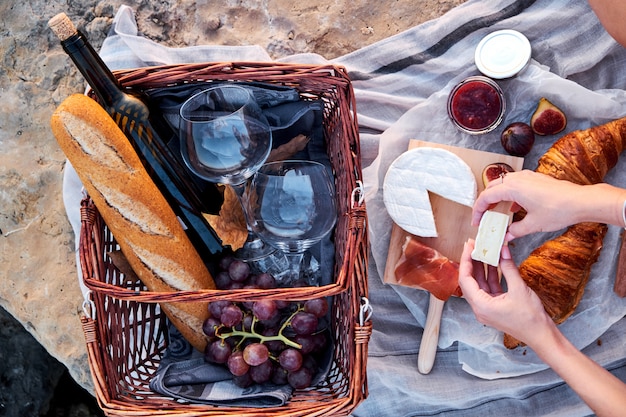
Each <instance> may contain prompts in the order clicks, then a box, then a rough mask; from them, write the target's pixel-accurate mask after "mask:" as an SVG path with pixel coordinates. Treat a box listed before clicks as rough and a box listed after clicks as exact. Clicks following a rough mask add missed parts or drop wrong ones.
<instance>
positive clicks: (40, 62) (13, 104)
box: [0, 0, 464, 415]
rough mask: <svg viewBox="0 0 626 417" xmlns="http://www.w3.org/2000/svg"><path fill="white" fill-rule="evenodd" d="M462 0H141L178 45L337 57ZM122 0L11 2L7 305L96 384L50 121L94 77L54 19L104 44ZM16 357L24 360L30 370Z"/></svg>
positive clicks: (5, 85)
mask: <svg viewBox="0 0 626 417" xmlns="http://www.w3.org/2000/svg"><path fill="white" fill-rule="evenodd" d="M463 1H464V0H418V1H416V0H379V1H376V2H371V1H369V0H355V1H350V2H346V1H340V0H313V1H309V2H301V3H298V2H293V1H292V0H266V1H263V2H259V1H257V0H219V1H214V0H197V1H192V0H162V1H158V2H157V1H142V2H132V3H134V4H133V7H135V10H136V11H137V20H138V25H139V30H140V31H141V32H142V33H143V34H144V35H145V36H147V37H149V38H151V39H154V40H156V41H159V42H162V43H163V44H166V45H168V46H173V47H181V46H186V45H194V44H218V45H226V44H228V45H249V44H257V45H260V46H262V47H264V48H265V49H267V51H268V52H269V53H270V55H271V56H272V57H273V58H280V57H284V56H287V55H291V54H295V53H302V52H315V53H318V54H321V55H323V56H325V57H327V58H334V57H337V56H341V55H344V54H346V53H349V52H351V51H353V50H355V49H358V48H360V47H362V46H366V45H368V44H371V43H373V42H376V41H377V40H380V39H383V38H386V37H389V36H392V35H394V34H396V33H399V32H401V31H403V30H405V29H408V28H410V27H412V26H414V25H417V24H419V23H422V22H424V21H426V20H430V19H432V18H435V17H438V16H440V15H442V14H443V13H445V12H446V11H448V10H449V9H450V8H452V7H454V6H456V5H458V4H460V3H462V2H463ZM122 3H127V2H124V1H123V0H107V1H96V0H81V1H72V2H67V1H61V0H31V1H17V0H3V1H2V2H0V16H2V19H0V97H1V100H0V147H1V149H2V152H0V265H2V268H1V271H0V306H1V307H2V308H4V309H5V310H6V311H8V312H9V313H10V314H11V315H12V316H14V317H15V318H16V319H17V320H18V321H19V322H20V323H21V325H22V326H23V328H24V329H25V330H26V331H27V332H28V333H30V334H31V335H32V336H33V337H34V340H36V341H37V342H39V343H40V344H41V345H42V346H43V347H44V348H45V350H46V351H47V352H49V354H50V355H52V356H53V357H54V358H56V359H58V361H59V362H60V363H61V364H63V365H65V366H66V367H67V369H68V370H69V372H70V374H71V376H72V378H74V379H75V380H76V381H77V382H78V383H79V384H80V385H81V386H83V387H85V388H86V389H87V390H92V389H93V386H92V383H91V377H90V374H89V369H88V366H87V356H86V349H85V345H84V338H83V335H82V331H81V326H80V312H81V303H82V296H81V293H80V290H79V287H78V284H77V278H76V264H75V254H74V248H75V242H74V235H73V232H72V229H71V227H70V224H69V222H68V221H67V218H66V214H65V209H64V206H63V201H62V198H61V190H62V175H63V168H64V161H65V157H64V155H63V153H62V152H61V151H60V150H59V148H58V146H57V144H56V141H55V140H54V137H53V135H52V133H51V132H50V129H49V119H50V116H51V114H52V112H53V111H54V109H55V108H56V106H57V105H58V104H59V103H60V102H61V101H62V100H63V99H64V98H66V97H67V96H68V95H70V94H71V93H75V92H81V91H83V88H84V82H83V79H82V77H81V76H80V74H78V72H77V71H76V70H75V69H74V67H73V66H72V65H71V63H70V61H69V59H68V58H67V57H66V55H65V54H64V53H63V51H62V50H61V47H60V46H59V43H58V41H57V40H56V38H55V37H54V35H53V34H52V33H51V32H50V30H49V29H48V28H47V21H48V19H50V18H51V17H52V16H54V15H55V14H57V13H59V12H65V13H67V14H68V16H69V17H70V18H71V19H72V20H73V21H74V23H75V24H76V25H77V26H78V27H79V28H80V29H81V30H83V31H84V32H85V33H86V34H87V36H88V37H89V38H90V39H91V41H92V42H93V44H94V46H95V47H96V48H99V46H100V45H101V43H102V41H103V39H104V38H105V36H106V33H107V30H108V28H109V27H110V24H111V21H112V18H113V16H114V14H115V12H116V11H117V9H118V7H119V5H120V4H122ZM17 327H19V326H17ZM18 333H19V332H18V331H15V332H8V333H7V332H3V333H2V338H3V339H4V340H0V343H1V345H2V346H3V347H4V346H8V344H7V342H6V341H5V340H6V339H7V338H8V339H9V340H11V343H19V339H18V337H21V336H17V334H18ZM32 340H33V339H29V341H27V342H25V344H26V345H30V344H32V343H33V342H32ZM3 352H4V351H3ZM22 353H23V354H22V355H21V356H22V357H21V358H17V359H15V361H17V362H20V361H25V363H26V364H29V365H33V364H35V363H37V360H38V359H36V358H35V357H39V353H37V352H34V351H30V350H29V351H23V352H22ZM31 356H32V358H31ZM3 361H4V359H3ZM17 362H16V365H15V368H14V370H13V371H15V370H18V371H19V372H22V373H23V371H22V370H20V368H19V366H20V365H17ZM20 363H21V362H20ZM23 366H26V365H23ZM54 368H55V369H54V371H49V370H46V369H43V368H42V369H40V370H39V371H40V372H41V373H42V374H43V375H45V377H42V376H39V377H33V378H46V379H47V382H46V384H48V383H49V384H51V385H53V384H54V383H55V379H56V380H57V381H58V379H59V377H58V376H57V375H58V368H57V367H54ZM13 371H11V370H9V371H8V372H13ZM46 374H47V375H46ZM35 380H36V379H35ZM41 381H43V380H41ZM4 389H5V386H3V387H2V391H3V392H2V394H3V395H5V393H4ZM7 389H9V388H7ZM7 395H8V394H7ZM42 401H43V399H42ZM40 406H41V404H38V405H33V407H34V408H32V409H31V410H32V411H33V412H29V413H25V414H24V415H35V413H36V412H37V408H38V407H40ZM1 411H2V410H1V409H0V415H3V414H2V412H1Z"/></svg>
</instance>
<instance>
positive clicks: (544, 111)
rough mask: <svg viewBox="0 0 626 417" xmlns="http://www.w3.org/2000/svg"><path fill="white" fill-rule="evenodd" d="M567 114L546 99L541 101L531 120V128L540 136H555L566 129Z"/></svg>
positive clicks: (543, 98) (542, 98)
mask: <svg viewBox="0 0 626 417" xmlns="http://www.w3.org/2000/svg"><path fill="white" fill-rule="evenodd" d="M566 125H567V118H566V117H565V113H563V111H561V109H559V108H558V107H557V106H555V105H554V104H552V103H551V102H550V100H548V99H547V98H545V97H541V99H539V104H538V105H537V109H535V112H534V113H533V115H532V117H531V118H530V127H532V129H533V132H535V133H536V134H538V135H541V136H546V135H555V134H557V133H559V132H561V131H562V130H563V129H565V126H566Z"/></svg>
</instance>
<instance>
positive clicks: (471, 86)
mask: <svg viewBox="0 0 626 417" xmlns="http://www.w3.org/2000/svg"><path fill="white" fill-rule="evenodd" d="M504 107H505V102H504V96H503V94H502V90H500V88H499V87H498V85H497V84H496V83H495V82H493V81H492V80H490V79H489V78H486V77H480V76H479V77H470V78H466V79H465V80H463V81H461V82H460V83H459V84H458V85H457V86H456V87H454V89H453V90H452V92H451V93H450V97H449V98H448V114H449V115H450V118H451V119H452V121H453V122H454V124H455V125H456V126H457V127H458V128H459V129H461V130H462V131H464V132H466V133H470V134H479V133H487V132H490V131H492V130H493V129H495V128H496V127H497V126H498V125H499V124H500V122H501V121H502V118H503V116H504Z"/></svg>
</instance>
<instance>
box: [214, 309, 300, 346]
mask: <svg viewBox="0 0 626 417" xmlns="http://www.w3.org/2000/svg"><path fill="white" fill-rule="evenodd" d="M299 311H301V309H300V308H298V309H297V310H296V311H295V312H293V313H292V314H291V316H289V318H288V319H287V320H285V322H284V323H283V325H282V326H281V327H280V330H279V331H278V334H277V335H274V336H265V335H262V334H260V333H257V332H256V331H255V330H254V326H255V324H256V323H257V322H258V321H259V320H258V319H257V318H256V317H252V324H251V325H250V331H249V332H248V331H245V330H237V329H235V328H234V327H232V328H231V331H230V332H228V333H222V331H221V330H223V328H216V329H215V336H217V337H219V338H220V339H222V341H225V340H226V339H228V338H229V337H241V340H240V341H239V343H238V345H240V344H241V343H242V342H243V341H244V340H246V339H248V338H256V339H259V341H260V342H261V343H265V342H272V341H276V340H278V341H281V342H283V343H284V344H286V345H287V346H290V347H292V348H296V349H302V345H301V344H299V343H296V342H294V341H293V340H290V339H289V338H288V337H287V336H285V335H283V331H284V330H285V329H286V328H287V326H289V324H291V319H292V318H293V317H294V316H295V315H296V313H298V312H299Z"/></svg>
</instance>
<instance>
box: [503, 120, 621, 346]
mask: <svg viewBox="0 0 626 417" xmlns="http://www.w3.org/2000/svg"><path fill="white" fill-rule="evenodd" d="M625 147H626V118H621V119H617V120H613V121H611V122H608V123H606V124H604V125H600V126H593V127H590V128H589V129H585V130H576V131H573V132H570V133H568V134H566V135H564V136H562V137H561V138H560V139H559V140H557V141H556V142H555V143H554V144H553V145H552V146H551V147H550V149H548V150H547V151H546V153H545V154H544V155H543V156H542V157H541V158H539V162H538V166H537V169H536V171H537V172H541V173H543V174H546V175H550V176H552V177H554V178H557V179H560V180H567V181H571V182H574V183H577V184H583V185H589V184H597V183H599V182H601V181H603V180H604V177H605V175H606V174H607V173H608V172H609V171H610V170H611V169H612V168H613V167H614V166H615V165H616V164H617V160H618V158H619V155H620V154H621V153H622V151H623V150H624V148H625ZM606 231H607V226H606V225H604V224H599V223H579V224H575V225H572V226H570V227H569V228H568V229H567V230H566V231H565V232H564V233H563V234H562V235H561V236H558V237H556V238H554V239H552V240H549V241H547V242H545V243H544V244H543V245H541V246H540V247H538V248H537V249H535V250H534V251H532V252H531V254H530V255H529V256H528V258H526V259H525V260H524V261H523V262H522V263H521V264H520V274H521V276H522V278H523V279H524V281H525V282H526V284H527V285H528V286H529V287H530V288H532V289H533V290H534V291H535V292H536V293H537V295H538V296H539V298H540V299H541V301H542V303H543V305H544V308H545V309H546V311H547V312H548V314H549V315H550V317H551V318H552V319H553V320H554V322H555V323H557V324H559V323H562V322H564V321H565V320H566V319H567V318H568V317H569V316H571V315H572V313H573V312H574V310H575V309H576V307H577V306H578V304H579V303H580V300H581V299H582V296H583V293H584V291H585V286H586V285H587V282H588V281H589V275H590V274H591V267H592V265H593V264H594V263H595V262H596V261H597V260H598V257H599V256H600V251H601V249H602V244H603V239H604V236H605V234H606ZM504 345H505V346H506V347H507V348H509V349H513V348H515V347H517V346H519V345H521V342H520V341H518V340H516V339H515V338H513V337H512V336H510V335H505V337H504Z"/></svg>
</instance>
